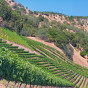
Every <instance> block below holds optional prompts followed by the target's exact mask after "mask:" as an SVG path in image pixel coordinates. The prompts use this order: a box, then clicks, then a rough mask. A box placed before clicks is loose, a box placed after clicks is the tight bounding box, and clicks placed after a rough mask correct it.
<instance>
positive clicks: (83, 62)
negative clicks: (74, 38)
mask: <svg viewBox="0 0 88 88" xmlns="http://www.w3.org/2000/svg"><path fill="white" fill-rule="evenodd" d="M72 47H73V46H72ZM73 49H74V55H73V62H74V63H77V64H79V65H81V66H84V67H86V68H88V63H87V61H86V59H84V58H83V57H81V56H80V52H79V51H76V50H75V48H74V47H73Z"/></svg>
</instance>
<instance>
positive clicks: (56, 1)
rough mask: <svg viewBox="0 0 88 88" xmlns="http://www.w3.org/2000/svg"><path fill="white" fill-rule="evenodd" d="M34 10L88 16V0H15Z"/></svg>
mask: <svg viewBox="0 0 88 88" xmlns="http://www.w3.org/2000/svg"><path fill="white" fill-rule="evenodd" d="M15 1H16V2H18V3H21V4H22V5H24V6H25V7H28V9H30V10H32V11H42V12H43V11H51V12H58V13H63V14H66V15H69V16H71V15H72V16H88V0H15Z"/></svg>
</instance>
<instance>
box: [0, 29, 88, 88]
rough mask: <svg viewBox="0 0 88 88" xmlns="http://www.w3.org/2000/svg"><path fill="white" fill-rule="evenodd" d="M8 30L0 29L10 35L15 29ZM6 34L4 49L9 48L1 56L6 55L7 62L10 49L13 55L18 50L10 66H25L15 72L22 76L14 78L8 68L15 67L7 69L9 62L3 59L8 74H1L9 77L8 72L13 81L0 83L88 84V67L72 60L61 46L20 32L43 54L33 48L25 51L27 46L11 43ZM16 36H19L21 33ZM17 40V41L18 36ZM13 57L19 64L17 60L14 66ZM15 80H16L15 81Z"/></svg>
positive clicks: (79, 87) (80, 86)
mask: <svg viewBox="0 0 88 88" xmlns="http://www.w3.org/2000/svg"><path fill="white" fill-rule="evenodd" d="M5 30H6V29H3V30H2V31H3V32H2V31H0V33H1V34H5V35H6V36H8V37H9V36H10V35H8V34H9V32H10V33H11V31H9V30H7V31H8V33H7V32H5ZM14 33H15V32H14ZM14 33H13V36H14ZM15 34H16V33H15ZM3 36H4V35H3ZM3 36H0V37H1V39H0V48H1V50H0V52H5V53H4V54H2V53H0V58H1V57H4V59H3V61H4V62H6V61H9V60H10V59H11V58H9V57H8V58H7V56H8V55H9V54H8V53H9V52H10V53H11V54H12V56H11V57H13V56H14V54H15V55H17V56H18V57H17V58H16V57H14V59H11V62H10V68H12V67H16V66H18V65H19V66H22V70H21V68H20V67H19V70H17V73H18V75H17V74H16V73H14V74H15V75H17V76H18V78H19V79H18V78H17V76H16V78H15V79H14V78H13V77H12V76H11V75H12V73H7V71H8V70H9V71H11V70H10V69H7V68H8V66H9V65H8V66H7V64H6V63H3V64H4V65H3V64H1V65H0V66H1V68H0V71H1V70H2V72H3V73H4V75H3V76H1V77H0V78H2V79H3V78H4V79H8V76H9V79H8V80H9V81H3V80H1V82H0V83H4V84H6V86H8V87H11V86H12V85H13V86H14V87H18V86H20V87H21V88H22V87H23V86H25V87H26V88H28V87H29V85H36V86H38V85H41V86H57V87H67V88H68V87H74V88H87V87H88V78H87V77H88V69H86V68H84V67H81V66H79V65H77V64H75V63H73V62H72V61H71V60H69V59H68V58H67V57H66V56H64V54H62V53H60V52H59V51H58V50H56V49H54V48H52V47H50V46H47V45H44V44H42V43H40V42H36V41H33V40H31V39H28V38H26V37H22V36H19V37H20V39H22V40H23V41H25V43H26V44H27V45H28V46H30V47H31V48H32V49H33V50H35V51H36V52H39V53H40V54H41V55H37V54H35V53H30V52H29V51H24V49H22V48H19V47H17V46H12V44H8V42H6V41H3V39H6V38H7V37H6V38H4V37H3ZM8 39H9V38H8ZM16 39H17V40H18V38H17V37H16ZM13 40H14V42H15V39H13ZM17 40H16V41H17ZM10 41H11V39H10ZM24 46H25V45H24ZM2 47H5V48H6V49H4V50H3V48H2ZM28 48H29V47H28ZM7 49H8V50H7ZM9 50H10V51H9ZM6 55H7V56H6ZM1 60H2V59H1ZM16 60H17V61H18V62H17V61H16ZM12 61H14V62H15V61H16V64H14V66H13V62H12ZM19 63H20V64H19ZM26 64H27V65H26ZM4 66H5V67H4ZM6 66H7V68H6ZM3 68H4V69H5V68H6V70H3ZM13 69H14V68H13ZM15 69H17V68H15ZM24 72H25V73H24ZM22 73H24V74H22ZM0 75H1V73H0ZM11 80H13V81H14V82H12V81H11ZM16 82H17V83H16ZM18 82H20V83H18ZM27 85H28V87H27Z"/></svg>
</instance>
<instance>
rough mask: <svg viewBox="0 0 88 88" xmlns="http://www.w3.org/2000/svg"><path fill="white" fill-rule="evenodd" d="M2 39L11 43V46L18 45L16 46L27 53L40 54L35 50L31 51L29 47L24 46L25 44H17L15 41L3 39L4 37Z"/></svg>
mask: <svg viewBox="0 0 88 88" xmlns="http://www.w3.org/2000/svg"><path fill="white" fill-rule="evenodd" d="M2 41H6V42H7V44H12V46H18V48H22V49H24V51H29V53H35V54H38V55H41V54H40V53H38V52H37V51H33V50H31V49H30V48H27V47H25V46H23V45H20V44H17V43H14V42H11V41H8V40H4V39H2Z"/></svg>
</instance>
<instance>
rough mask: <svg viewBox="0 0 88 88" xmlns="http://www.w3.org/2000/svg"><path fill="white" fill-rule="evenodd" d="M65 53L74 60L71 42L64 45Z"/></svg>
mask: <svg viewBox="0 0 88 88" xmlns="http://www.w3.org/2000/svg"><path fill="white" fill-rule="evenodd" d="M63 51H64V53H65V54H66V55H67V56H68V57H69V58H70V59H71V60H72V57H73V54H74V51H73V48H72V47H71V45H70V44H68V45H66V46H64V47H63Z"/></svg>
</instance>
